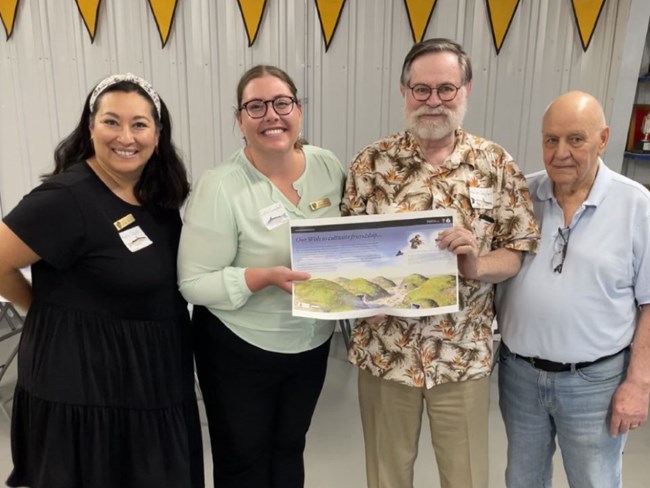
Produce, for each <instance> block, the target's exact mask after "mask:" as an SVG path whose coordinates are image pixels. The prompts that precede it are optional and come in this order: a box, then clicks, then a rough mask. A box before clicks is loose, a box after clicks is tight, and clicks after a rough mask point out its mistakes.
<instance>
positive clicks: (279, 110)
mask: <svg viewBox="0 0 650 488" xmlns="http://www.w3.org/2000/svg"><path fill="white" fill-rule="evenodd" d="M296 102H297V100H296V99H295V98H293V97H286V96H280V97H275V98H272V99H270V100H260V99H259V98H255V99H253V100H249V101H248V102H246V103H242V104H241V107H239V111H240V112H241V111H242V110H246V113H247V114H248V116H249V117H250V118H251V119H261V118H262V117H264V116H265V115H266V112H267V111H268V109H269V104H271V105H273V110H275V113H276V114H278V115H289V114H290V113H291V112H292V111H293V107H294V105H295V104H296Z"/></svg>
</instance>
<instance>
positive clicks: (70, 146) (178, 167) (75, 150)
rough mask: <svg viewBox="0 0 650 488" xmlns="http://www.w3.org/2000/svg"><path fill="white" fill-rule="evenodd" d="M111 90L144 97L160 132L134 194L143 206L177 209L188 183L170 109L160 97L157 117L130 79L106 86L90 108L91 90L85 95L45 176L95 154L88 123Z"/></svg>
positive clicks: (185, 192) (181, 202)
mask: <svg viewBox="0 0 650 488" xmlns="http://www.w3.org/2000/svg"><path fill="white" fill-rule="evenodd" d="M110 92H123V93H138V94H139V95H141V96H142V97H144V98H145V100H147V101H148V102H149V105H150V106H151V115H152V117H153V119H154V121H155V123H156V128H157V129H158V132H159V139H158V149H157V150H156V151H155V152H154V154H152V155H151V158H150V159H149V161H148V162H147V164H146V165H145V167H144V170H143V171H142V175H140V180H139V181H138V183H137V184H136V186H135V189H134V192H135V197H136V198H137V199H138V202H140V203H141V204H142V205H143V206H146V207H161V208H179V207H180V206H181V205H182V204H183V202H184V201H185V199H186V198H187V195H188V193H189V191H190V184H189V181H188V179H187V171H186V170H185V166H184V165H183V161H182V160H181V157H180V155H179V154H178V151H177V150H176V147H175V146H174V143H173V142H172V123H171V118H170V116H169V110H167V106H166V105H165V102H163V100H162V99H161V100H160V117H159V116H158V112H157V111H156V108H155V106H154V104H153V102H152V100H151V98H150V97H149V95H148V94H147V92H145V91H144V90H143V89H142V88H141V87H140V86H139V85H137V84H136V83H134V82H131V81H126V80H124V81H119V82H117V83H115V84H113V85H111V86H109V87H108V88H106V89H105V90H104V91H103V92H102V93H101V94H100V95H99V96H98V97H97V100H96V101H95V103H94V104H93V110H92V111H91V108H90V97H91V95H92V91H91V92H90V93H89V94H88V96H87V97H86V101H85V102H84V106H83V110H82V112H81V118H80V119H79V123H78V124H77V127H75V129H74V130H73V131H72V133H71V134H70V135H68V136H67V137H66V138H65V139H63V140H62V141H61V142H60V143H59V144H58V145H57V146H56V149H55V150H54V163H55V165H54V171H53V172H52V173H51V174H49V175H45V176H46V177H47V176H51V175H55V174H58V173H61V172H63V171H65V170H66V169H68V168H70V167H72V166H74V165H76V164H79V163H81V162H83V161H85V160H87V159H89V158H92V157H93V156H94V155H95V149H94V147H93V144H92V142H91V140H90V126H91V125H92V124H93V123H94V121H95V115H96V112H97V107H99V105H100V103H101V99H102V98H103V96H104V95H105V94H106V93H110Z"/></svg>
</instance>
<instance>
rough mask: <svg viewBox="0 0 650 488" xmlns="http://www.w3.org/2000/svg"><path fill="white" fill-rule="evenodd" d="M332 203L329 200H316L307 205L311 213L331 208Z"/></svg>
mask: <svg viewBox="0 0 650 488" xmlns="http://www.w3.org/2000/svg"><path fill="white" fill-rule="evenodd" d="M331 206H332V202H330V199H329V198H322V199H320V200H316V201H315V202H311V203H310V204H309V208H311V210H312V212H313V211H314V210H318V209H319V208H324V207H331Z"/></svg>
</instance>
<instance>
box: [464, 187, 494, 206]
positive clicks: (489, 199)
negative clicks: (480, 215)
mask: <svg viewBox="0 0 650 488" xmlns="http://www.w3.org/2000/svg"><path fill="white" fill-rule="evenodd" d="M469 202H470V203H471V204H472V208H485V209H491V208H494V192H493V191H492V188H475V187H472V186H470V187H469Z"/></svg>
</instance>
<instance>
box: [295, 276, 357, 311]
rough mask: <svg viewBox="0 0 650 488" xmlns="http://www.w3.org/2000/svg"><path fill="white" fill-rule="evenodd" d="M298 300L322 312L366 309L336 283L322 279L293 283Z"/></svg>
mask: <svg viewBox="0 0 650 488" xmlns="http://www.w3.org/2000/svg"><path fill="white" fill-rule="evenodd" d="M293 292H294V293H295V294H296V297H297V298H298V300H300V301H301V302H303V303H308V304H309V305H313V306H316V307H319V308H320V309H321V310H322V311H323V312H342V311H345V310H354V309H355V308H357V309H358V308H366V307H365V306H364V305H363V304H362V303H360V300H359V299H358V298H357V297H356V296H355V295H353V294H352V293H350V292H349V291H348V290H346V289H345V288H343V287H342V286H341V285H339V284H338V283H335V282H333V281H330V280H325V279H322V278H316V279H313V280H307V281H301V282H300V283H295V284H294V288H293Z"/></svg>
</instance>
